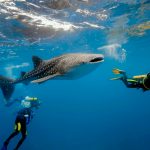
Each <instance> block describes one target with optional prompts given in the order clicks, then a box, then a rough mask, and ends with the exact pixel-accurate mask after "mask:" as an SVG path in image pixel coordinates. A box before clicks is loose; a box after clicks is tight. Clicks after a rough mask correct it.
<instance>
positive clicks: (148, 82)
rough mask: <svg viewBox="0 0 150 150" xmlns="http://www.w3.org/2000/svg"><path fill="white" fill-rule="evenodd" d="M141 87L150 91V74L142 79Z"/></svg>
mask: <svg viewBox="0 0 150 150" xmlns="http://www.w3.org/2000/svg"><path fill="white" fill-rule="evenodd" d="M143 85H144V88H145V89H146V90H150V73H148V74H147V75H146V77H145V78H143Z"/></svg>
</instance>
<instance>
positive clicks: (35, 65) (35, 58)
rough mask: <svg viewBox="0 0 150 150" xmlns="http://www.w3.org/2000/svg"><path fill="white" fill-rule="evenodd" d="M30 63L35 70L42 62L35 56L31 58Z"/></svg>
mask: <svg viewBox="0 0 150 150" xmlns="http://www.w3.org/2000/svg"><path fill="white" fill-rule="evenodd" d="M32 61H33V64H34V68H37V67H38V66H39V65H40V64H41V63H42V62H44V61H43V60H42V59H41V58H39V57H37V56H32Z"/></svg>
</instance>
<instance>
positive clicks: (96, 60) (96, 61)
mask: <svg viewBox="0 0 150 150" xmlns="http://www.w3.org/2000/svg"><path fill="white" fill-rule="evenodd" d="M103 60H104V59H103V58H102V57H96V58H94V59H92V60H91V61H90V62H91V63H98V62H101V61H103Z"/></svg>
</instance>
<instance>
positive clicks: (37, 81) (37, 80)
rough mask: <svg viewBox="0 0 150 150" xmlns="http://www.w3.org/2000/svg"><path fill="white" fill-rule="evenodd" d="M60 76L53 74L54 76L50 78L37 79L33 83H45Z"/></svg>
mask: <svg viewBox="0 0 150 150" xmlns="http://www.w3.org/2000/svg"><path fill="white" fill-rule="evenodd" d="M58 75H60V74H59V73H56V74H53V75H49V76H46V77H43V78H40V79H36V80H33V81H31V83H39V84H40V83H43V82H45V81H47V80H49V79H51V78H54V77H55V76H58Z"/></svg>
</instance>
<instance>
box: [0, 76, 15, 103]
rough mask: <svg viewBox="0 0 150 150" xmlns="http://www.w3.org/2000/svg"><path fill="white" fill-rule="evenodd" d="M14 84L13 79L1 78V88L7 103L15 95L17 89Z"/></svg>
mask: <svg viewBox="0 0 150 150" xmlns="http://www.w3.org/2000/svg"><path fill="white" fill-rule="evenodd" d="M13 82H14V80H13V79H10V78H7V77H4V76H0V88H1V90H2V93H3V95H4V98H5V99H6V101H8V100H9V99H10V97H11V96H12V94H13V91H14V88H15V87H14V84H13Z"/></svg>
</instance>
